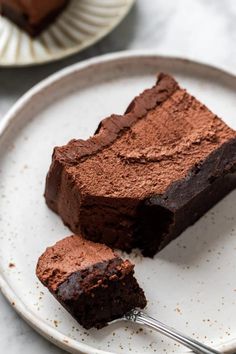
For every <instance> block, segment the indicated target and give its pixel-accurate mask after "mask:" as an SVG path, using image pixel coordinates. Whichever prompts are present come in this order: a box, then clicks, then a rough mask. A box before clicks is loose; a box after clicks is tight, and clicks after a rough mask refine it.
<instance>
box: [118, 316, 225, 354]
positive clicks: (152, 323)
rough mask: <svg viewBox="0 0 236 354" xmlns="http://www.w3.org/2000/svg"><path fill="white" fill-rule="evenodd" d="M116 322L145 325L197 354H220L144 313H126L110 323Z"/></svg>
mask: <svg viewBox="0 0 236 354" xmlns="http://www.w3.org/2000/svg"><path fill="white" fill-rule="evenodd" d="M118 321H129V322H133V323H138V324H141V325H146V326H148V327H151V328H152V329H154V330H156V331H157V332H160V333H162V334H164V335H166V336H167V337H169V338H172V339H174V340H176V341H177V342H179V343H181V344H183V345H184V346H186V347H187V348H189V349H191V350H192V351H193V352H194V353H197V354H221V352H219V351H217V350H215V349H213V348H210V347H208V346H206V345H204V344H202V343H200V342H198V341H197V340H195V339H192V338H190V337H188V336H186V335H184V334H182V333H181V332H179V331H177V330H175V329H173V328H171V327H169V326H167V325H165V324H163V323H161V322H160V321H158V320H155V319H154V318H152V317H150V316H148V315H147V314H145V313H144V312H142V311H139V310H137V309H134V310H132V311H130V312H128V313H127V314H126V315H124V316H123V317H122V318H120V319H117V320H114V321H112V323H114V322H118Z"/></svg>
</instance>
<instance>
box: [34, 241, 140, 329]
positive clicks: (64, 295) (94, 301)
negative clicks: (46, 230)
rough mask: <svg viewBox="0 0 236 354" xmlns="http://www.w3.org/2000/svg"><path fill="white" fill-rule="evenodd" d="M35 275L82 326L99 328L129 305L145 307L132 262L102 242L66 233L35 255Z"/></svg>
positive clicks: (123, 312)
mask: <svg viewBox="0 0 236 354" xmlns="http://www.w3.org/2000/svg"><path fill="white" fill-rule="evenodd" d="M36 274H37V276H38V278H39V280H40V281H41V282H42V283H43V284H44V285H45V286H46V287H47V288H48V289H49V290H50V292H51V293H52V294H53V295H54V296H55V298H56V299H57V300H58V301H59V302H60V303H61V304H62V305H63V306H64V307H65V308H66V309H67V310H68V311H69V312H70V313H71V314H72V316H73V317H74V318H75V319H76V320H77V321H78V322H79V323H80V324H81V325H82V326H83V327H85V328H87V329H89V328H91V327H97V328H101V327H103V326H105V325H106V324H107V322H109V321H112V320H114V319H117V318H119V317H122V316H123V315H124V314H125V313H127V312H129V311H130V310H132V309H133V308H136V307H139V308H143V307H145V306H146V299H145V295H144V292H143V290H142V289H141V288H140V287H139V285H138V283H137V281H136V279H135V278H134V265H133V264H131V263H130V262H129V261H128V260H126V261H123V260H122V259H121V258H120V257H119V256H117V255H116V254H115V253H114V252H113V251H112V250H111V249H109V248H108V247H107V246H105V245H101V244H97V243H93V242H90V241H88V240H85V239H84V238H82V237H81V236H77V235H76V236H70V237H67V238H65V239H63V240H61V241H59V242H57V243H56V244H55V245H54V246H52V247H49V248H47V249H46V251H45V252H44V253H43V255H42V256H41V257H40V258H39V260H38V264H37V269H36Z"/></svg>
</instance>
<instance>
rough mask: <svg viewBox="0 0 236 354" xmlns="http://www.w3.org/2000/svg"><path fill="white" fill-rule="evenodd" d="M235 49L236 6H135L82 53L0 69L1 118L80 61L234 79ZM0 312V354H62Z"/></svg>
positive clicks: (153, 2)
mask: <svg viewBox="0 0 236 354" xmlns="http://www.w3.org/2000/svg"><path fill="white" fill-rule="evenodd" d="M235 43H236V1H235V0H175V1H173V0H146V1H144V0H137V3H136V5H135V6H134V8H133V9H132V11H131V12H130V14H129V15H128V16H127V18H126V19H125V20H124V21H123V22H122V24H121V25H120V26H119V27H118V28H117V29H116V30H115V31H113V32H112V33H111V34H110V35H109V36H108V37H106V38H105V39H104V40H102V41H101V42H99V43H98V44H97V45H95V46H93V47H92V48H89V49H88V50H86V51H84V52H83V53H81V54H79V55H74V56H73V57H70V58H68V59H65V60H63V61H60V62H56V63H52V64H48V65H43V66H38V67H33V68H24V69H12V68H11V69H0V118H1V117H2V116H3V115H4V114H5V113H6V112H7V110H8V109H9V108H10V107H11V105H12V104H13V103H14V102H15V101H16V100H17V99H18V98H19V97H20V96H21V95H22V94H23V93H25V92H26V91H27V90H28V89H29V88H31V87H32V86H33V85H34V84H36V83H37V82H39V81H40V80H42V79H43V78H45V77H47V76H48V75H50V74H51V73H54V72H55V71H57V70H59V69H61V68H63V67H65V66H67V65H70V64H72V63H75V62H77V61H80V60H83V59H87V58H90V57H93V56H97V55H100V54H104V53H109V52H114V51H120V50H126V49H155V50H156V51H157V52H158V53H160V54H165V55H176V56H181V57H187V58H191V59H194V60H199V61H202V62H206V63H210V64H213V65H215V66H219V67H221V68H225V69H227V70H229V71H231V72H234V73H235V74H236V46H235ZM16 77H17V79H16ZM0 308H1V316H0V328H1V331H0V342H1V352H2V353H8V354H21V353H24V354H28V353H29V354H31V353H32V352H34V353H35V354H47V353H60V354H61V353H63V351H61V350H60V349H58V348H56V347H54V346H53V345H52V344H50V343H48V342H47V341H46V340H44V339H43V338H42V337H40V336H39V335H38V334H37V333H35V332H34V331H33V330H32V329H31V328H30V327H29V326H28V325H27V324H26V323H25V322H24V321H23V320H22V319H21V318H19V317H18V315H17V314H16V313H15V312H14V310H13V309H12V308H11V307H10V306H9V305H8V303H7V301H6V300H5V299H4V298H3V296H2V295H0Z"/></svg>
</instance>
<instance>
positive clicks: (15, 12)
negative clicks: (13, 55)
mask: <svg viewBox="0 0 236 354" xmlns="http://www.w3.org/2000/svg"><path fill="white" fill-rule="evenodd" d="M68 3H69V0H50V1H49V0H0V14H1V15H3V16H5V17H8V18H9V19H10V20H11V21H12V22H14V23H15V24H17V25H18V26H19V27H20V28H22V29H23V30H25V31H26V32H27V33H29V34H30V35H31V36H32V37H35V36H37V35H39V34H40V33H41V32H42V31H43V30H44V29H45V28H46V27H47V26H49V25H50V24H51V23H52V22H53V21H54V20H55V18H56V17H57V16H58V15H59V14H60V13H61V11H62V10H63V9H64V8H65V7H66V5H67V4H68Z"/></svg>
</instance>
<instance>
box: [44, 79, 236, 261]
mask: <svg viewBox="0 0 236 354" xmlns="http://www.w3.org/2000/svg"><path fill="white" fill-rule="evenodd" d="M235 169H236V133H235V131H233V130H232V129H231V128H229V127H228V126H227V125H226V124H225V123H224V122H223V121H222V120H221V119H220V118H218V117H217V116H216V115H215V114H214V113H212V112H211V111H210V110H209V109H208V108H207V107H206V106H204V105H203V104H202V103H200V102H199V101H198V100H197V99H196V98H194V97H192V96H191V95H190V94H189V93H188V92H186V90H184V89H182V88H180V87H179V85H178V83H177V82H176V81H175V79H174V78H172V77H171V76H169V75H165V74H160V75H159V77H158V80H157V83H156V85H155V86H154V87H152V88H151V89H148V90H146V91H144V92H143V93H142V94H141V95H140V96H138V97H136V98H135V99H134V100H133V101H132V102H131V104H130V105H129V107H128V109H127V111H126V113H125V114H124V115H123V116H117V115H112V116H111V117H109V118H106V119H104V120H103V121H102V122H101V123H100V125H99V127H98V129H97V131H96V133H95V135H94V136H93V137H91V138H90V139H88V140H86V141H84V140H71V141H70V142H69V143H68V144H67V145H65V146H62V147H56V148H55V149H54V153H53V157H52V164H51V167H50V170H49V172H48V175H47V181H46V191H45V197H46V202H47V204H48V206H49V207H50V208H51V209H52V210H54V211H55V212H56V213H58V214H59V215H60V216H61V218H62V220H63V221H64V223H65V224H66V225H68V226H69V227H70V229H71V230H73V232H75V233H79V232H81V233H82V234H83V235H84V237H86V238H88V239H90V240H93V241H96V242H101V243H105V244H107V245H109V246H111V247H113V248H119V249H122V250H125V251H130V250H131V249H132V248H135V247H138V248H140V249H141V250H142V252H143V254H144V255H148V256H153V255H154V254H155V253H156V252H158V251H159V250H161V249H162V248H163V247H165V246H166V245H167V244H168V243H169V242H170V241H171V240H173V239H174V238H176V237H177V236H178V235H179V234H180V233H181V232H182V231H183V230H185V229H186V228H187V227H188V226H189V225H191V224H193V223H194V222H195V221H196V220H197V219H199V218H200V217H201V216H202V215H203V214H204V213H205V212H206V211H207V210H208V209H209V208H211V207H212V206H213V205H214V204H215V203H216V202H217V201H219V200H220V199H221V198H223V197H224V196H225V195H226V194H227V193H228V192H230V191H231V190H232V189H233V188H235V186H236V174H235Z"/></svg>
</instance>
